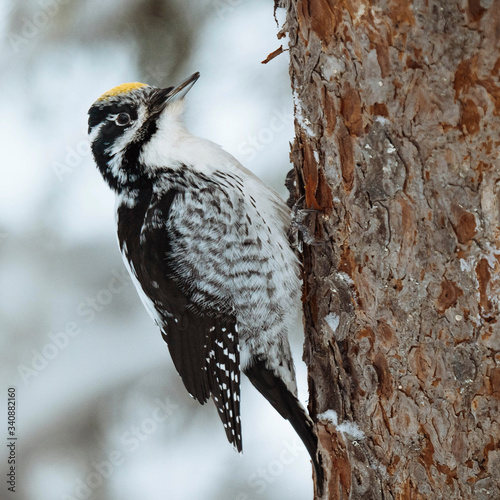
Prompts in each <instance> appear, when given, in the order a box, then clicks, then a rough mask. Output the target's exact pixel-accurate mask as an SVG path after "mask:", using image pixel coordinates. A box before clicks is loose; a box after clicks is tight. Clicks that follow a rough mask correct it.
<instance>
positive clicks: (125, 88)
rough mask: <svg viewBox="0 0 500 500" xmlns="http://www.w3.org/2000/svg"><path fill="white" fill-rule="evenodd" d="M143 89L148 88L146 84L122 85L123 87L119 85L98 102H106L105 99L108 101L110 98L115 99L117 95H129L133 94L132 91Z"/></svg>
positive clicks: (103, 95) (105, 93)
mask: <svg viewBox="0 0 500 500" xmlns="http://www.w3.org/2000/svg"><path fill="white" fill-rule="evenodd" d="M141 87H147V85H146V84H145V83H139V82H132V83H122V84H121V85H118V87H113V88H112V89H110V90H108V91H107V92H104V94H102V96H101V97H99V98H98V99H97V100H98V101H104V100H105V99H108V98H109V97H113V96H115V95H120V94H128V93H129V92H132V90H135V89H140V88H141Z"/></svg>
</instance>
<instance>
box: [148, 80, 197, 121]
mask: <svg viewBox="0 0 500 500" xmlns="http://www.w3.org/2000/svg"><path fill="white" fill-rule="evenodd" d="M198 78H200V73H199V72H198V71H197V72H196V73H193V74H192V75H191V76H190V77H188V78H186V79H185V80H184V81H183V82H182V83H180V84H179V85H177V87H167V88H165V89H158V90H157V91H156V92H155V95H154V97H153V99H154V102H153V104H154V108H155V111H156V112H157V113H161V112H162V111H163V110H164V109H165V107H166V106H167V104H169V103H171V102H172V101H178V100H179V99H182V98H183V97H185V95H186V94H187V93H188V92H189V91H190V90H191V87H192V86H193V85H194V84H195V83H196V80H198Z"/></svg>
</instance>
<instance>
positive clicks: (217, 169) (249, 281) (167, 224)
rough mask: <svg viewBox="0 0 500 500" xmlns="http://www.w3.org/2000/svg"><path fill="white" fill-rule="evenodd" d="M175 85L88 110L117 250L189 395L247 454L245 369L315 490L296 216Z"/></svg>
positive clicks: (141, 87) (132, 92)
mask: <svg viewBox="0 0 500 500" xmlns="http://www.w3.org/2000/svg"><path fill="white" fill-rule="evenodd" d="M199 76H200V75H199V73H194V74H193V75H191V76H190V77H189V78H187V79H186V80H185V81H184V82H182V83H181V84H180V85H178V86H177V87H175V88H174V87H168V88H157V87H153V86H149V85H146V84H142V83H137V82H135V83H126V84H122V85H119V86H118V87H115V88H113V89H111V90H109V91H107V92H105V93H104V94H103V95H102V96H100V97H99V98H98V99H97V100H96V102H95V103H94V104H93V105H92V106H91V108H90V110H89V121H88V125H89V127H88V132H89V138H90V142H91V148H92V153H93V156H94V159H95V162H96V164H97V167H98V169H99V171H100V172H101V174H102V176H103V178H104V180H105V181H106V182H107V184H108V185H109V186H110V188H111V189H112V190H113V191H114V192H115V195H116V221H117V233H118V244H119V247H120V250H121V253H122V256H123V260H124V262H125V265H126V267H127V268H128V271H129V272H130V275H131V277H132V280H133V281H134V284H135V286H136V288H137V291H138V293H139V295H140V297H141V299H142V301H143V303H144V305H145V307H146V309H147V310H148V312H149V314H150V315H151V317H152V318H153V320H154V321H155V322H156V324H157V325H158V327H159V329H160V331H161V334H162V336H163V339H164V340H165V342H166V343H167V345H168V349H169V351H170V354H171V357H172V360H173V363H174V365H175V367H176V369H177V371H178V373H179V375H180V376H181V378H182V381H183V382H184V385H185V386H186V389H187V390H188V392H189V393H190V394H191V396H192V397H193V398H195V399H196V400H198V401H199V402H200V403H201V404H204V403H205V402H206V401H207V400H208V399H209V398H211V399H212V400H213V401H214V403H215V406H216V407H217V411H218V414H219V417H220V419H221V420H222V423H223V426H224V428H225V432H226V436H227V439H228V440H229V442H230V443H232V444H233V445H234V447H235V448H236V449H237V450H238V451H241V450H242V438H241V421H240V372H243V373H245V375H246V376H247V377H248V378H249V379H250V381H251V383H252V384H253V385H254V386H255V387H256V388H257V389H258V390H259V391H260V392H261V393H262V394H263V395H264V397H265V398H266V399H267V400H268V401H269V402H270V403H271V404H272V405H273V407H274V408H275V409H276V410H277V411H278V412H279V413H280V414H281V416H282V417H283V418H285V419H287V420H289V421H290V423H291V424H292V426H293V428H294V429H295V431H296V432H297V434H298V435H299V437H300V438H301V440H302V441H303V443H304V445H305V447H306V448H307V450H308V452H309V454H310V456H311V459H312V462H313V465H314V470H315V475H316V487H317V489H319V491H321V489H322V486H323V469H322V467H321V460H320V456H319V454H318V438H317V436H316V434H315V431H314V427H313V422H312V420H311V418H310V417H309V415H308V414H307V412H306V411H305V409H304V407H303V406H302V405H301V403H300V402H299V400H298V399H297V386H296V380H295V370H294V365H293V360H292V356H291V352H290V345H289V342H288V336H287V334H288V330H289V328H290V326H291V325H292V324H293V321H294V308H295V304H297V302H298V301H299V293H300V282H299V279H298V275H299V263H298V260H297V258H296V256H295V253H294V251H293V249H292V248H291V246H290V243H289V240H288V236H287V231H288V229H289V226H290V222H291V220H290V210H289V209H288V207H287V206H286V204H285V203H284V202H283V201H282V200H281V198H280V197H279V196H278V195H277V194H276V193H275V192H274V191H273V190H272V189H270V188H269V187H267V186H266V185H265V184H264V183H263V182H262V181H261V180H260V179H258V178H257V177H256V176H255V175H253V174H252V173H251V172H250V171H249V170H247V169H246V168H244V167H243V166H242V165H241V164H240V163H239V162H238V161H237V160H236V159H235V158H234V157H233V156H231V155H230V154H229V153H227V152H226V151H224V150H223V149H222V148H221V147H220V146H218V145H216V144H214V143H213V142H211V141H208V140H206V139H202V138H200V137H196V136H194V135H192V134H190V133H189V132H188V131H187V130H186V128H185V126H184V124H183V120H182V111H183V107H184V97H185V95H186V94H187V92H188V91H189V90H190V89H191V87H192V86H193V85H194V83H195V82H196V81H197V80H198V78H199Z"/></svg>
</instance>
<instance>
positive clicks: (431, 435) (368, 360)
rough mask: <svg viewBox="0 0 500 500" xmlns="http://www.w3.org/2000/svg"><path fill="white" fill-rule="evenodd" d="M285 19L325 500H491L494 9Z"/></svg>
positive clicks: (305, 11)
mask: <svg viewBox="0 0 500 500" xmlns="http://www.w3.org/2000/svg"><path fill="white" fill-rule="evenodd" d="M280 4H281V5H282V6H284V7H285V9H286V13H287V20H286V22H285V25H284V27H283V30H282V32H283V33H284V32H288V33H289V36H290V75H291V82H292V89H293V93H294V97H295V116H296V120H295V131H296V139H295V143H294V145H293V148H292V153H291V157H292V160H293V163H294V166H295V171H296V177H297V179H296V180H297V182H296V191H297V192H296V196H297V198H298V197H300V196H303V195H305V207H306V208H312V209H315V210H317V213H316V215H315V221H313V230H314V234H315V237H316V240H317V242H316V244H313V245H308V244H304V245H303V252H302V259H303V265H304V294H303V301H304V314H305V328H306V345H305V352H304V358H305V361H306V363H307V365H308V367H309V390H310V402H309V410H310V412H311V415H312V416H313V418H315V419H316V421H317V428H318V433H319V436H320V441H321V446H322V451H323V454H324V455H325V457H326V458H325V461H326V462H327V463H326V466H325V467H326V469H327V473H328V475H329V479H328V487H327V490H328V491H327V492H326V494H325V496H324V498H330V499H347V498H351V499H359V498H363V499H364V498H366V499H370V500H372V499H382V498H384V499H420V498H422V499H424V498H425V499H427V498H433V499H434V498H435V499H455V498H457V499H459V498H464V499H499V498H500V413H499V403H500V328H499V324H498V318H499V314H498V308H499V303H498V292H499V288H500V278H499V273H498V271H499V267H500V264H499V263H500V248H499V247H500V240H499V235H500V184H499V183H500V169H499V168H498V167H499V160H498V157H499V154H498V151H499V146H500V137H499V130H500V87H499V73H500V57H499V55H500V54H499V51H498V49H499V33H500V1H497V0H468V1H466V0H462V1H458V0H425V1H424V0H415V1H413V2H412V1H409V0H401V1H399V0H391V1H387V0H380V1H377V2H368V1H366V0H282V1H281V2H280ZM328 410H333V411H334V412H335V413H334V412H332V411H330V412H328ZM325 412H326V413H325Z"/></svg>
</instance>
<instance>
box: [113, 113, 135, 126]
mask: <svg viewBox="0 0 500 500" xmlns="http://www.w3.org/2000/svg"><path fill="white" fill-rule="evenodd" d="M130 121H131V120H130V115H129V114H128V113H120V114H119V115H118V116H117V117H116V118H115V123H116V124H117V125H119V126H120V127H124V126H125V125H128V124H129V123H130Z"/></svg>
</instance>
